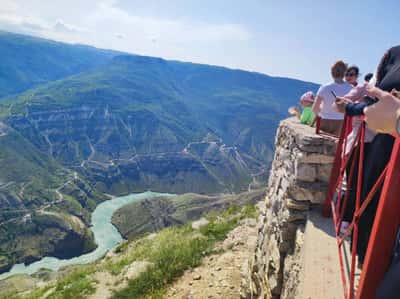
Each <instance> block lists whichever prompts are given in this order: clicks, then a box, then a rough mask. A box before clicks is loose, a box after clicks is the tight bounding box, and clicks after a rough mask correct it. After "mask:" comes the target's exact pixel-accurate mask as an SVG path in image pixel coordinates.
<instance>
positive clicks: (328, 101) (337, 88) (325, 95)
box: [317, 82, 353, 119]
mask: <svg viewBox="0 0 400 299" xmlns="http://www.w3.org/2000/svg"><path fill="white" fill-rule="evenodd" d="M352 88H353V86H352V85H351V84H349V83H347V82H343V83H335V82H333V83H330V84H325V85H322V86H321V87H320V88H319V90H318V92H317V96H320V97H321V98H322V102H321V112H320V113H319V116H320V117H321V118H323V119H343V117H344V114H343V113H340V112H337V111H335V110H334V109H333V107H332V104H333V103H334V102H335V98H334V96H333V94H332V91H333V92H334V93H335V94H336V96H338V97H342V96H344V95H346V94H348V93H349V92H350V90H351V89H352Z"/></svg>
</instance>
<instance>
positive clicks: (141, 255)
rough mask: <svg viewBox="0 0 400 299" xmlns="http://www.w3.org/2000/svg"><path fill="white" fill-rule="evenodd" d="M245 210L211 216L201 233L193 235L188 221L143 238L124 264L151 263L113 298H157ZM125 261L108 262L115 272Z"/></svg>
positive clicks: (206, 251)
mask: <svg viewBox="0 0 400 299" xmlns="http://www.w3.org/2000/svg"><path fill="white" fill-rule="evenodd" d="M244 209H245V208H243V209H239V211H238V213H237V214H229V215H228V214H225V215H224V214H223V215H220V216H214V217H210V218H209V220H210V222H209V223H208V224H207V225H205V226H203V227H201V229H200V233H201V234H196V232H195V231H193V230H192V228H191V226H190V224H188V225H185V226H183V227H180V228H168V229H165V230H163V231H161V232H160V233H159V234H158V235H157V237H156V239H154V240H145V241H144V242H143V243H142V244H140V245H138V246H137V247H136V249H135V251H134V253H133V254H132V255H131V256H130V257H129V258H128V259H127V260H124V263H127V264H129V263H131V262H132V261H134V260H148V261H150V262H151V263H152V264H153V265H152V266H151V267H150V268H149V269H148V270H147V271H146V272H144V273H142V274H141V275H140V276H139V277H138V278H137V279H134V280H131V281H130V282H129V285H128V287H127V288H125V289H123V290H121V291H119V292H117V293H116V294H115V295H114V297H113V298H114V299H122V298H146V297H152V298H157V297H160V294H162V290H163V288H164V287H165V286H166V285H168V284H169V283H171V282H173V281H174V280H175V279H176V278H178V277H179V276H181V275H182V274H183V272H184V271H185V270H187V269H190V268H193V267H196V266H198V265H199V264H200V263H201V260H202V258H203V256H205V255H207V254H210V253H211V252H212V249H213V247H214V244H215V242H216V241H220V240H223V239H225V238H226V236H227V234H228V232H229V231H231V230H232V229H233V228H234V227H236V226H237V224H238V221H239V219H240V218H241V217H242V216H243V215H242V211H244ZM124 263H122V264H118V265H116V264H110V265H111V266H115V268H113V270H114V271H117V270H118V269H122V267H123V265H124Z"/></svg>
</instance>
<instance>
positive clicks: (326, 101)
mask: <svg viewBox="0 0 400 299" xmlns="http://www.w3.org/2000/svg"><path fill="white" fill-rule="evenodd" d="M346 70H347V65H346V64H345V63H344V62H343V61H341V60H340V61H337V62H335V64H334V65H333V66H332V67H331V75H332V78H333V82H332V83H329V84H325V85H322V86H321V87H320V88H319V90H318V93H317V98H316V100H315V103H314V105H313V108H312V110H313V111H314V112H315V113H316V114H318V116H319V117H320V118H321V122H320V129H321V130H322V131H324V132H326V133H329V134H333V135H336V136H338V135H339V132H340V129H341V126H342V122H343V114H342V113H340V112H337V111H335V110H334V108H333V107H332V104H333V103H334V102H335V96H334V94H335V95H336V96H344V95H346V94H348V93H349V92H350V90H351V88H352V85H350V84H349V83H347V82H345V81H344V80H343V78H344V75H345V73H346Z"/></svg>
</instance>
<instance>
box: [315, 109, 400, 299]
mask: <svg viewBox="0 0 400 299" xmlns="http://www.w3.org/2000/svg"><path fill="white" fill-rule="evenodd" d="M351 122H352V119H351V118H350V117H347V116H346V117H345V119H344V122H343V126H342V129H341V133H340V136H339V140H338V144H337V150H336V156H335V160H334V164H333V168H332V172H331V177H330V183H329V186H328V190H327V194H326V198H325V203H324V207H323V214H324V216H326V217H329V216H331V215H332V218H333V222H334V226H335V233H336V240H337V244H338V253H339V262H340V271H341V276H342V281H343V291H344V298H345V299H353V298H357V299H373V298H375V293H376V289H377V287H378V285H379V283H380V282H381V280H382V279H383V276H384V274H385V272H386V271H387V269H388V266H389V263H390V259H391V252H392V249H393V245H394V242H395V238H396V233H397V230H398V228H399V225H400V209H399V208H400V192H399V191H400V171H399V170H400V139H397V140H396V142H395V145H394V148H393V151H392V156H391V158H390V161H389V163H388V165H387V166H386V168H385V169H384V170H383V172H382V173H381V174H380V176H379V178H378V180H377V181H376V182H375V185H374V186H373V188H372V189H371V191H370V193H369V194H368V195H367V196H366V197H365V198H363V200H362V198H361V189H362V182H363V177H362V174H363V166H364V165H363V162H364V136H365V123H364V122H363V123H362V125H361V127H360V129H359V132H358V134H357V138H356V141H355V142H354V143H353V144H352V147H351V151H350V154H349V153H347V155H346V146H347V144H346V142H347V136H348V132H349V128H350V126H351ZM317 133H319V128H318V125H317ZM351 153H352V155H353V158H352V159H350V155H351ZM350 161H351V162H350ZM357 161H358V162H357ZM349 163H351V165H349ZM356 163H358V169H357V188H356V196H355V212H354V215H353V219H352V222H351V223H350V225H349V226H348V228H347V229H346V230H345V232H344V233H342V234H341V233H340V232H341V227H342V222H343V216H344V211H345V208H346V205H347V203H348V199H349V193H350V191H349V190H350V188H349V187H350V186H351V183H352V179H353V177H354V175H355V171H356V170H355V169H356ZM349 166H350V168H349ZM349 169H350V171H348V170H349ZM396 170H397V171H396ZM346 171H348V173H346ZM345 173H346V175H347V185H346V188H343V182H344V180H345ZM382 186H383V187H382ZM381 187H382V192H381V196H380V200H379V204H378V209H377V213H376V217H375V221H374V225H373V228H372V232H371V236H370V240H369V243H368V249H367V252H366V257H365V262H364V265H363V268H362V271H361V278H360V282H359V286H358V287H357V288H356V286H355V283H356V282H355V275H356V250H357V243H358V229H359V226H358V223H359V219H360V217H361V215H362V214H363V212H364V211H365V209H366V208H367V206H368V205H369V204H370V203H371V201H372V200H373V198H374V195H375V194H376V192H377V191H378V190H379V189H380V188H381ZM342 189H344V190H345V191H344V195H343V194H342V193H343V191H342ZM335 194H336V195H337V200H336V202H335V200H334V197H335ZM351 233H352V245H351V263H350V271H346V269H345V266H344V264H345V257H346V256H344V255H345V250H344V246H345V242H346V240H347V239H348V237H349V236H350V234H351Z"/></svg>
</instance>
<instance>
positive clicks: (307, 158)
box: [251, 118, 335, 298]
mask: <svg viewBox="0 0 400 299" xmlns="http://www.w3.org/2000/svg"><path fill="white" fill-rule="evenodd" d="M334 153H335V142H334V141H332V140H331V139H327V138H324V137H322V136H318V135H316V134H315V133H314V129H313V128H310V127H307V126H305V125H302V124H300V123H299V122H298V120H297V119H294V118H291V119H286V120H284V121H282V122H281V124H280V126H279V128H278V131H277V135H276V151H275V158H274V161H273V164H272V170H271V174H270V178H269V184H268V191H267V195H266V198H265V200H264V202H263V204H262V207H263V212H262V214H261V216H260V218H259V232H258V242H257V248H256V252H255V256H254V263H253V265H252V275H251V276H252V282H251V283H252V290H253V294H255V295H257V296H259V297H260V298H298V297H297V295H298V291H299V290H298V288H297V287H298V283H299V273H300V272H301V267H302V258H301V256H302V243H303V234H304V227H305V224H306V222H307V218H308V213H309V211H310V210H311V209H316V208H318V206H319V205H321V204H322V203H323V200H324V196H325V191H326V189H327V185H328V182H329V176H330V171H331V167H332V163H333V159H334V158H333V156H334Z"/></svg>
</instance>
